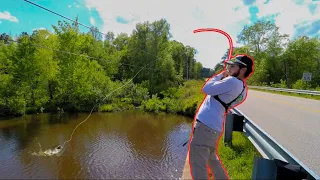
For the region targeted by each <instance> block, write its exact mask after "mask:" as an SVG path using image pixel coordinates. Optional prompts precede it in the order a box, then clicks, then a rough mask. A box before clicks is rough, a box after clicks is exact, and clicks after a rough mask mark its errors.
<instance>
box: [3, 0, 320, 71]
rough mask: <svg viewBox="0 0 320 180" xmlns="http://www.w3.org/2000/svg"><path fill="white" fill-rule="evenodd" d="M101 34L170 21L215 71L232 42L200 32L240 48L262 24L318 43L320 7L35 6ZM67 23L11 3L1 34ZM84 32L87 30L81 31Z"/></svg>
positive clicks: (206, 0) (127, 1)
mask: <svg viewBox="0 0 320 180" xmlns="http://www.w3.org/2000/svg"><path fill="white" fill-rule="evenodd" d="M30 1H32V2H34V3H36V4H39V5H41V6H44V7H46V8H48V9H50V10H53V11H56V12H58V13H60V14H62V15H65V16H67V17H69V18H72V19H74V18H75V17H76V16H78V17H79V22H81V23H83V24H86V25H88V26H92V25H94V26H96V27H98V28H99V30H100V31H101V32H104V33H106V32H108V31H113V32H114V33H115V34H118V33H120V32H125V33H128V34H131V32H132V30H133V29H134V26H135V24H136V23H139V22H143V21H155V20H159V19H160V18H166V19H167V20H168V22H169V23H170V25H171V33H172V35H173V38H174V39H176V40H178V41H180V42H182V43H184V44H185V45H190V46H192V47H195V48H196V49H197V50H198V51H199V54H197V56H196V58H197V61H200V62H201V63H202V64H204V65H205V66H206V67H210V68H213V67H214V66H215V64H216V63H217V62H219V61H220V59H221V57H222V55H223V54H224V52H225V51H226V49H227V48H228V41H227V39H226V38H225V37H224V36H222V35H221V34H218V33H197V34H194V33H193V30H194V29H197V28H218V29H221V30H224V31H226V32H227V33H229V34H230V35H231V37H232V39H233V42H234V44H235V45H237V43H236V40H237V39H236V37H237V35H238V34H239V33H240V32H241V30H242V29H243V27H244V26H245V25H251V24H253V23H254V22H255V21H257V20H263V19H264V20H270V21H272V22H274V23H275V24H276V25H277V26H278V27H279V28H280V29H279V30H280V32H281V33H287V34H290V36H291V38H294V37H296V36H299V35H307V36H310V37H313V36H315V35H319V34H320V33H319V32H320V7H319V4H320V1H314V0H308V1H307V0H281V1H280V0H277V1H276V0H238V1H237V0H224V1H219V3H213V1H212V0H197V1H191V0H190V1H185V0H175V1H169V0H162V1H160V0H154V1H150V0H135V1H134V3H132V2H133V1H132V0H123V1H116V0H104V1H103V0H76V1H75V0H30ZM58 20H64V19H63V18H61V17H59V16H57V15H54V14H52V13H50V12H48V11H45V10H43V9H40V8H38V7H36V6H33V5H31V4H29V3H27V2H25V1H23V0H7V1H4V3H2V4H1V6H0V33H11V35H18V34H20V33H21V32H28V33H32V31H33V30H34V29H40V28H46V29H48V30H50V31H53V29H52V25H56V24H57V22H58ZM81 30H82V31H85V32H87V31H88V29H87V28H84V27H81Z"/></svg>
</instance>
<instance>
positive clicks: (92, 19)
mask: <svg viewBox="0 0 320 180" xmlns="http://www.w3.org/2000/svg"><path fill="white" fill-rule="evenodd" d="M90 24H91V25H92V26H94V25H95V20H94V18H93V17H90Z"/></svg>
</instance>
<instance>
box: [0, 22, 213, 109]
mask: <svg viewBox="0 0 320 180" xmlns="http://www.w3.org/2000/svg"><path fill="white" fill-rule="evenodd" d="M77 22H78V21H77V18H76V21H75V23H68V22H66V21H58V23H57V25H53V26H52V27H53V29H54V32H50V31H47V30H35V31H33V32H32V34H28V33H26V32H22V33H21V34H20V35H18V36H17V37H16V38H13V37H11V36H10V35H8V34H5V33H3V34H1V35H0V96H1V98H0V113H1V114H2V115H4V114H14V115H21V114H25V113H26V112H27V113H28V112H30V113H31V112H33V113H34V112H46V111H49V112H51V111H56V110H61V109H63V110H67V111H87V110H90V109H91V108H92V107H93V106H94V104H96V103H100V104H108V103H115V102H118V103H120V102H126V103H130V104H132V105H139V104H141V102H142V101H143V100H145V99H146V98H148V97H149V96H151V95H152V94H157V93H160V92H162V91H164V90H166V89H168V88H170V87H177V86H179V85H180V84H182V83H183V82H184V81H186V80H191V79H201V78H204V77H210V76H211V75H212V73H213V71H212V70H210V69H208V68H204V67H203V66H202V64H201V63H200V62H197V61H196V60H195V54H196V50H195V48H193V47H190V46H185V45H184V44H182V43H181V42H178V41H175V40H171V38H172V35H171V34H170V32H169V30H170V25H169V24H168V22H167V21H166V20H164V19H161V20H159V21H154V22H148V21H147V22H144V23H139V24H136V27H135V29H134V30H133V32H132V35H130V36H129V35H128V34H126V33H120V34H118V35H117V36H115V34H114V33H113V32H108V33H106V34H103V33H100V32H98V31H97V28H95V27H93V28H91V30H90V31H88V32H85V33H83V32H80V30H79V24H78V23H77ZM103 37H104V38H103ZM147 64H148V66H146V67H145V68H144V69H143V70H141V68H142V67H144V66H145V65H147ZM140 70H141V71H140ZM138 72H139V73H138ZM137 73H138V74H137ZM133 77H134V78H133ZM131 78H133V79H132V81H131V82H130V80H131ZM128 83H129V84H128ZM124 85H126V87H123V88H120V87H121V86H124ZM115 89H119V90H118V91H116V92H114V94H112V95H110V96H109V97H106V95H107V94H109V93H111V92H112V91H113V90H115ZM102 99H104V101H103V102H102Z"/></svg>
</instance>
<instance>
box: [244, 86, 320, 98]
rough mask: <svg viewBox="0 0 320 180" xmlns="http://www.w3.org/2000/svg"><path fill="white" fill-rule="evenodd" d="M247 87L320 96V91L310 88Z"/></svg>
mask: <svg viewBox="0 0 320 180" xmlns="http://www.w3.org/2000/svg"><path fill="white" fill-rule="evenodd" d="M248 87H249V88H254V89H263V90H270V91H280V92H288V93H297V94H308V95H313V96H320V91H310V90H299V89H287V88H274V87H264V86H248Z"/></svg>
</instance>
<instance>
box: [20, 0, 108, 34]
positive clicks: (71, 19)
mask: <svg viewBox="0 0 320 180" xmlns="http://www.w3.org/2000/svg"><path fill="white" fill-rule="evenodd" d="M24 1H26V2H28V3H30V4H32V5H35V6H37V7H39V8H41V9H44V10H46V11H49V12H51V13H53V14H55V15H57V16H60V17H63V18H65V19H68V20H69V21H72V22H74V23H76V24H80V25H81V26H84V27H86V28H88V29H90V30H92V31H96V32H99V33H101V32H100V31H97V30H94V29H92V28H91V27H89V26H87V25H85V24H82V23H80V22H77V21H75V20H72V19H70V18H68V17H66V16H64V15H61V14H59V13H56V12H54V11H52V10H50V9H48V8H45V7H42V6H40V5H38V4H36V3H34V2H31V1H28V0H24ZM101 34H103V35H105V34H104V33H101Z"/></svg>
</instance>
